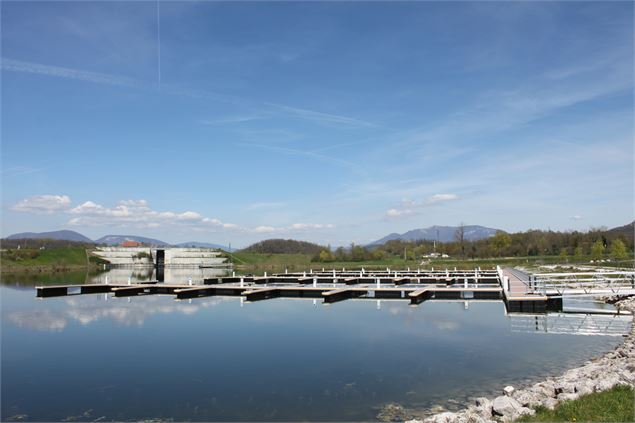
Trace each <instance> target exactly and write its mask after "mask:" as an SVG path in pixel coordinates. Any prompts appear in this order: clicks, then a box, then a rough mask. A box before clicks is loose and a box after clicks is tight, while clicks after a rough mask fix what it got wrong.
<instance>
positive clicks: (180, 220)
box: [68, 200, 238, 229]
mask: <svg viewBox="0 0 635 423" xmlns="http://www.w3.org/2000/svg"><path fill="white" fill-rule="evenodd" d="M68 213H70V214H73V215H77V216H78V217H74V218H72V219H71V220H70V221H69V222H68V223H69V224H70V225H74V226H80V225H89V226H104V225H106V226H112V225H116V226H135V227H147V228H156V227H160V226H163V225H188V226H193V227H198V228H201V229H205V228H223V229H238V226H237V225H235V224H233V223H224V222H221V221H220V220H219V219H216V218H209V217H205V216H203V215H202V214H200V213H198V212H195V211H190V210H187V211H184V212H174V211H157V210H153V209H152V208H150V206H149V204H148V202H147V201H146V200H123V201H119V202H118V203H117V204H115V206H114V207H104V206H102V205H101V204H97V203H94V202H93V201H86V202H84V203H82V204H80V205H78V206H76V207H73V208H72V209H70V210H68Z"/></svg>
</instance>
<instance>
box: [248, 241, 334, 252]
mask: <svg viewBox="0 0 635 423" xmlns="http://www.w3.org/2000/svg"><path fill="white" fill-rule="evenodd" d="M323 248H324V247H322V246H320V245H317V244H313V243H312V242H306V241H296V240H293V239H266V240H264V241H260V242H257V243H255V244H252V245H250V246H249V247H247V248H245V249H243V250H241V251H244V252H249V253H260V254H319V253H320V251H321V250H322V249H323Z"/></svg>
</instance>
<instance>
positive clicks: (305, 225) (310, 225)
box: [289, 223, 335, 231]
mask: <svg viewBox="0 0 635 423" xmlns="http://www.w3.org/2000/svg"><path fill="white" fill-rule="evenodd" d="M334 227H335V225H332V224H330V223H326V224H323V223H294V224H293V225H291V226H289V229H290V230H297V231H304V230H307V229H332V228H334Z"/></svg>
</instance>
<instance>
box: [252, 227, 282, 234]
mask: <svg viewBox="0 0 635 423" xmlns="http://www.w3.org/2000/svg"><path fill="white" fill-rule="evenodd" d="M278 230H279V228H274V227H273V226H258V227H256V229H254V232H256V233H258V234H270V233H272V232H277V231H278Z"/></svg>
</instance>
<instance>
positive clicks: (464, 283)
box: [463, 278, 467, 289]
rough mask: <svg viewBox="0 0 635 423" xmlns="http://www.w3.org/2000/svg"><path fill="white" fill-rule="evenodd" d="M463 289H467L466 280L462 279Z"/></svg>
mask: <svg viewBox="0 0 635 423" xmlns="http://www.w3.org/2000/svg"><path fill="white" fill-rule="evenodd" d="M463 288H465V289H467V278H464V279H463Z"/></svg>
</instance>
